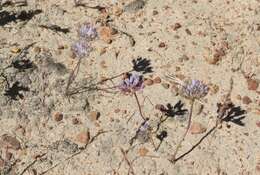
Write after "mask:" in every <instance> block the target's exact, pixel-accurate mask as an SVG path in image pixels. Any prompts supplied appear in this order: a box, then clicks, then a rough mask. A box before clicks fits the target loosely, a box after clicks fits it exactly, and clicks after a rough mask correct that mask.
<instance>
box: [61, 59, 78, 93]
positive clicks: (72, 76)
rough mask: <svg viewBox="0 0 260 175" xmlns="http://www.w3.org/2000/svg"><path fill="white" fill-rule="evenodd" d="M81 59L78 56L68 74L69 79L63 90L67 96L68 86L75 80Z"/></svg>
mask: <svg viewBox="0 0 260 175" xmlns="http://www.w3.org/2000/svg"><path fill="white" fill-rule="evenodd" d="M81 59H82V58H80V59H79V60H78V62H77V65H76V66H75V68H74V69H73V70H72V72H71V74H70V76H69V80H68V84H67V87H66V91H65V95H66V96H68V95H69V87H70V85H71V84H72V82H73V81H74V80H75V78H76V75H77V73H78V71H79V67H80V63H81Z"/></svg>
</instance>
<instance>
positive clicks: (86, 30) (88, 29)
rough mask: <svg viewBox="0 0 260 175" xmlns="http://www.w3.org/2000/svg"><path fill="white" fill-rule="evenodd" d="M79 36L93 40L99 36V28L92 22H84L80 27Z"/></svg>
mask: <svg viewBox="0 0 260 175" xmlns="http://www.w3.org/2000/svg"><path fill="white" fill-rule="evenodd" d="M78 35H79V38H81V39H85V40H86V41H92V40H94V39H95V38H96V37H97V35H98V34H97V29H96V28H95V27H94V26H92V25H91V24H90V23H84V24H83V25H81V26H80V27H79V29H78Z"/></svg>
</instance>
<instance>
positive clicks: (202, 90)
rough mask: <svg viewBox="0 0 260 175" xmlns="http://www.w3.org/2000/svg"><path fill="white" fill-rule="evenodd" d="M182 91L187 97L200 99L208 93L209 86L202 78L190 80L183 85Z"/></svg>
mask: <svg viewBox="0 0 260 175" xmlns="http://www.w3.org/2000/svg"><path fill="white" fill-rule="evenodd" d="M180 91H181V94H182V95H183V96H185V97H187V98H190V99H200V98H202V97H204V96H206V95H207V94H208V91H209V88H208V86H207V85H205V84H204V83H203V82H202V81H200V80H190V81H186V82H185V83H184V85H182V87H181V88H180Z"/></svg>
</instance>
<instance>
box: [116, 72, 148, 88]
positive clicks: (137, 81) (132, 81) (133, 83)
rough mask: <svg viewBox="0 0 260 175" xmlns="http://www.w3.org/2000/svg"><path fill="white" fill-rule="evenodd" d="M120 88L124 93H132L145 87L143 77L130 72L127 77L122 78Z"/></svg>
mask: <svg viewBox="0 0 260 175" xmlns="http://www.w3.org/2000/svg"><path fill="white" fill-rule="evenodd" d="M118 88H119V89H120V90H121V91H122V92H124V93H131V92H135V91H138V90H141V89H143V88H144V80H143V77H142V76H140V75H138V74H128V75H127V77H126V78H125V79H124V80H122V82H121V83H120V84H119V86H118Z"/></svg>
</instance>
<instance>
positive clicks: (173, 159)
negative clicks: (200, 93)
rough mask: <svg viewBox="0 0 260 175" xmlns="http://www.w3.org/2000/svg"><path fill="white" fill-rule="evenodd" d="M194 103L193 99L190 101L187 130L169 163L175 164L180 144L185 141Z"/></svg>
mask: <svg viewBox="0 0 260 175" xmlns="http://www.w3.org/2000/svg"><path fill="white" fill-rule="evenodd" d="M194 101H195V100H194V99H192V100H191V106H190V114H189V121H188V125H187V128H186V131H185V133H184V134H183V136H182V138H181V140H180V141H179V143H178V144H177V146H176V150H175V152H174V154H173V155H172V157H171V159H170V161H171V162H172V163H175V162H176V161H175V157H176V156H177V153H178V151H179V149H180V147H181V144H182V142H183V141H184V140H185V137H186V135H187V133H188V131H189V129H190V125H191V117H192V111H193V105H194Z"/></svg>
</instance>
